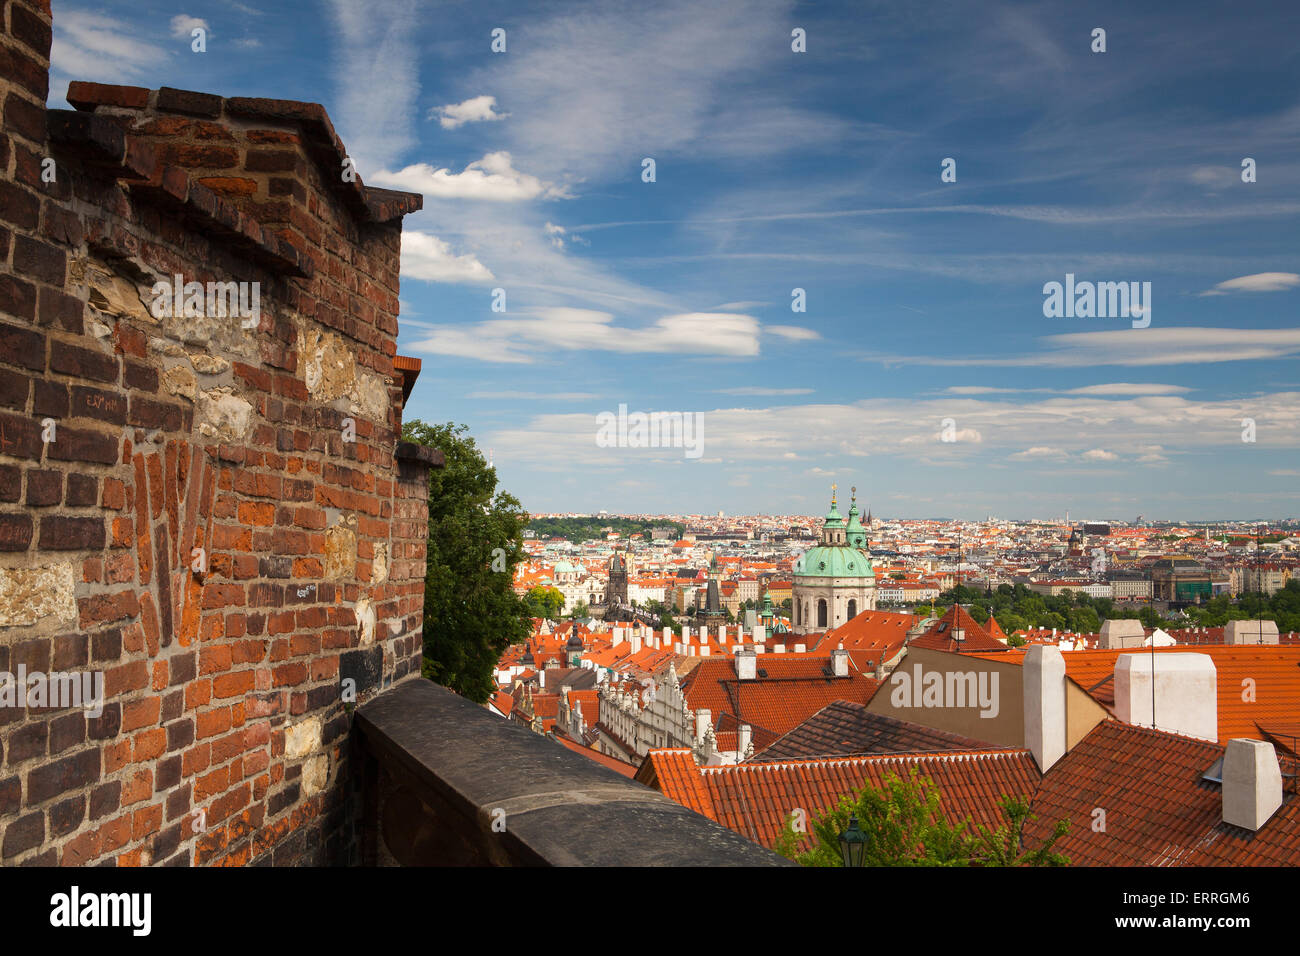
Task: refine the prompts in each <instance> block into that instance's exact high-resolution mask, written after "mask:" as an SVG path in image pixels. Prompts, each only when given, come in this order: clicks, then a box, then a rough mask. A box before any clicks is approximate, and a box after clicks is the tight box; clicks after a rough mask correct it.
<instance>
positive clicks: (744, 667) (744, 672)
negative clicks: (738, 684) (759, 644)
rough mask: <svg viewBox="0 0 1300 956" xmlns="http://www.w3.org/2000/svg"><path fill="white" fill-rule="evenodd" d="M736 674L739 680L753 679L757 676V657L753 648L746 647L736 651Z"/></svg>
mask: <svg viewBox="0 0 1300 956" xmlns="http://www.w3.org/2000/svg"><path fill="white" fill-rule="evenodd" d="M736 676H737V677H738V678H740V679H741V680H753V679H754V678H755V677H757V676H758V658H757V657H756V656H755V654H754V648H752V647H746V648H744V649H742V650H739V651H736Z"/></svg>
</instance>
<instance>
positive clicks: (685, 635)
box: [682, 624, 691, 641]
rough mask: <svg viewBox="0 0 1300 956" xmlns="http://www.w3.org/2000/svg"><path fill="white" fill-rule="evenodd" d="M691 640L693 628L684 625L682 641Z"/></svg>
mask: <svg viewBox="0 0 1300 956" xmlns="http://www.w3.org/2000/svg"><path fill="white" fill-rule="evenodd" d="M690 639H691V626H690V625H689V624H683V625H682V640H683V641H689V640H690Z"/></svg>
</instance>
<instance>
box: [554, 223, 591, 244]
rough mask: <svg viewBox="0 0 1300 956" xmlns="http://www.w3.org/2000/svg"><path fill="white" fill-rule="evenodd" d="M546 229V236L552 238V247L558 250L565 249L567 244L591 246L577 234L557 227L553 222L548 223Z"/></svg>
mask: <svg viewBox="0 0 1300 956" xmlns="http://www.w3.org/2000/svg"><path fill="white" fill-rule="evenodd" d="M544 228H545V229H546V234H547V235H548V236H550V237H551V238H550V243H551V245H552V246H554V247H555V248H556V249H563V248H564V244H565V243H566V242H567V243H568V244H569V245H581V246H589V245H591V243H590V242H588V241H587V240H586V239H584V238H583V237H582V236H580V235H578V234H577V233H576V232H569V231H568V230H567V229H565V228H564V227H563V226H557V225H556V224H555V223H553V222H548V223H547V224H546V226H545V227H544Z"/></svg>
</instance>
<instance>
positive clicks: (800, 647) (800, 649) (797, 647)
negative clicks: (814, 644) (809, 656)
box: [794, 644, 808, 654]
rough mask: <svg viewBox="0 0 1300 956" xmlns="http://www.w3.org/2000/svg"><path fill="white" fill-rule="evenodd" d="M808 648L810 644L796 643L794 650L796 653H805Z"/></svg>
mask: <svg viewBox="0 0 1300 956" xmlns="http://www.w3.org/2000/svg"><path fill="white" fill-rule="evenodd" d="M807 650H808V645H807V644H796V645H795V646H794V652H795V653H796V654H803V653H805V652H806V651H807Z"/></svg>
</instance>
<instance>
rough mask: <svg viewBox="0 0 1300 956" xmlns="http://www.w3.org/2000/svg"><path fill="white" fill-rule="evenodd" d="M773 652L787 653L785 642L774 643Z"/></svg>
mask: <svg viewBox="0 0 1300 956" xmlns="http://www.w3.org/2000/svg"><path fill="white" fill-rule="evenodd" d="M772 653H773V654H784V653H785V645H784V644H773V645H772Z"/></svg>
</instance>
